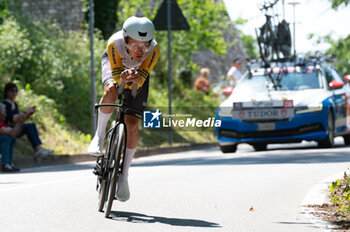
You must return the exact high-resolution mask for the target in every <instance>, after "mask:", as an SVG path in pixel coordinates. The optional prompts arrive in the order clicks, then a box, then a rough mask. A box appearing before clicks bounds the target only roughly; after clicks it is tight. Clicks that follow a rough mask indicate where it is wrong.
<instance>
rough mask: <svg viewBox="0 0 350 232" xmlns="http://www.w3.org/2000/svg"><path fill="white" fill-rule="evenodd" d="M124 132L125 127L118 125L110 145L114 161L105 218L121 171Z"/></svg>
mask: <svg viewBox="0 0 350 232" xmlns="http://www.w3.org/2000/svg"><path fill="white" fill-rule="evenodd" d="M125 135H126V132H125V125H124V124H123V123H119V124H118V125H117V127H116V133H115V138H114V143H113V144H112V148H111V150H112V153H111V155H112V157H113V159H114V162H113V171H112V172H110V174H109V179H110V184H109V186H108V192H107V205H106V210H105V217H106V218H107V217H109V215H110V213H111V209H112V205H113V200H114V198H115V192H116V187H117V182H118V178H119V176H120V174H121V171H122V166H123V158H124V153H125V145H126V136H125Z"/></svg>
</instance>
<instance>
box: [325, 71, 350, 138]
mask: <svg viewBox="0 0 350 232" xmlns="http://www.w3.org/2000/svg"><path fill="white" fill-rule="evenodd" d="M325 74H326V77H327V76H328V77H327V81H328V80H331V81H339V82H343V80H342V78H341V76H340V75H339V74H338V72H337V71H336V70H335V69H334V68H333V67H331V66H329V67H327V68H326V69H325ZM328 84H329V83H328ZM345 89H346V88H345V87H342V88H339V89H330V91H332V98H333V102H334V104H335V107H334V115H335V132H336V134H341V133H344V132H345V131H346V108H345V106H346V101H347V99H346V93H345Z"/></svg>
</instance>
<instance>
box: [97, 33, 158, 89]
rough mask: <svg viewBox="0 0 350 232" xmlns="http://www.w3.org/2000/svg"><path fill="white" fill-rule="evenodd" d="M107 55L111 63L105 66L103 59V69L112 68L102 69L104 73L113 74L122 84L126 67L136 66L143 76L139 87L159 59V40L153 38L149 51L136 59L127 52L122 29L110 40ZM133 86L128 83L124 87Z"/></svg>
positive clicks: (117, 81) (118, 82)
mask: <svg viewBox="0 0 350 232" xmlns="http://www.w3.org/2000/svg"><path fill="white" fill-rule="evenodd" d="M107 55H108V61H107V60H106V61H105V63H106V64H107V63H109V64H110V65H108V66H109V67H108V66H107V65H105V66H104V61H103V60H102V69H110V70H102V75H104V73H108V74H109V75H110V74H111V75H112V77H113V80H114V82H115V83H117V84H118V85H120V83H121V81H122V80H121V77H120V74H121V73H122V72H123V71H124V70H125V69H130V68H135V69H136V70H137V72H139V73H140V74H141V76H142V77H143V80H142V81H141V82H140V83H139V84H138V89H139V88H140V87H142V85H143V83H144V82H145V81H146V79H147V78H148V77H149V74H150V72H151V70H152V69H153V67H154V65H155V64H156V63H157V61H158V58H159V48H158V44H157V42H156V41H155V40H154V39H153V40H152V42H151V44H150V49H149V51H148V52H147V53H146V54H145V55H144V57H143V58H142V60H141V61H136V60H134V59H133V58H132V57H131V56H130V55H129V53H128V52H127V48H126V45H125V43H124V38H123V35H122V31H118V32H117V33H115V34H113V35H112V36H111V37H110V39H109V40H108V45H107ZM108 74H107V75H108ZM103 79H106V77H103V76H102V80H103ZM103 82H104V81H103ZM131 88H132V84H130V85H128V84H126V85H125V87H124V89H130V90H131Z"/></svg>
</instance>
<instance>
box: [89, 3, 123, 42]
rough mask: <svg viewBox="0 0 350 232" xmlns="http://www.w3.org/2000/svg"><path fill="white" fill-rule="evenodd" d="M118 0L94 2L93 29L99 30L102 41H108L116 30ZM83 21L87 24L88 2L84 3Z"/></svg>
mask: <svg viewBox="0 0 350 232" xmlns="http://www.w3.org/2000/svg"><path fill="white" fill-rule="evenodd" d="M118 3H119V0H105V1H99V0H94V14H95V28H98V29H100V30H101V33H102V36H103V38H104V39H108V38H109V37H110V36H111V35H112V34H113V33H114V32H115V30H116V24H117V21H118V18H117V9H118ZM84 9H85V12H86V13H85V20H86V22H89V18H90V12H89V0H85V2H84Z"/></svg>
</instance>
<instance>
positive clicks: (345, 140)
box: [343, 135, 350, 145]
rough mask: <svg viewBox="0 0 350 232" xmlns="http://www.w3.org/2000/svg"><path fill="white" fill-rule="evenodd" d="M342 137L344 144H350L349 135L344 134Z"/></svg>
mask: <svg viewBox="0 0 350 232" xmlns="http://www.w3.org/2000/svg"><path fill="white" fill-rule="evenodd" d="M343 139H344V144H345V145H350V135H344V136H343Z"/></svg>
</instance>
